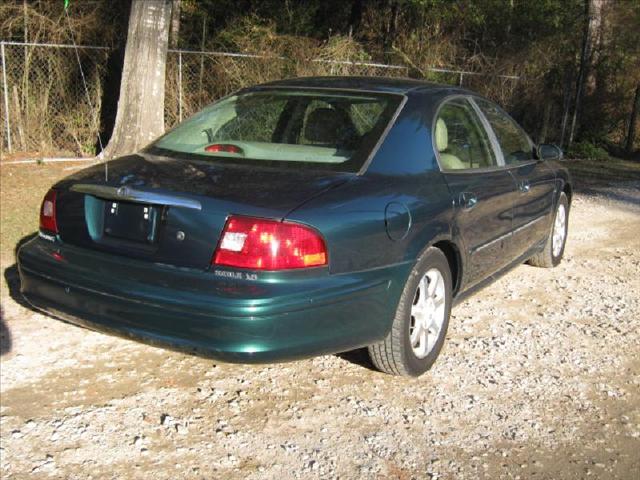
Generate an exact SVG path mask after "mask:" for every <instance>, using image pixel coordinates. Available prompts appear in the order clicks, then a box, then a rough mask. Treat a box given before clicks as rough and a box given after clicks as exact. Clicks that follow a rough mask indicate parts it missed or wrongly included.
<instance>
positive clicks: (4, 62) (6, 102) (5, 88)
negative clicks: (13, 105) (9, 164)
mask: <svg viewBox="0 0 640 480" xmlns="http://www.w3.org/2000/svg"><path fill="white" fill-rule="evenodd" d="M0 53H2V85H3V91H4V115H5V116H4V119H5V125H6V128H7V147H8V150H9V152H11V151H12V148H11V123H10V121H9V88H8V86H7V54H6V52H5V48H4V42H0Z"/></svg>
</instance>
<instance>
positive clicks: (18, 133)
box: [0, 41, 518, 156]
mask: <svg viewBox="0 0 640 480" xmlns="http://www.w3.org/2000/svg"><path fill="white" fill-rule="evenodd" d="M0 54H1V57H2V58H1V60H2V65H1V67H2V71H1V72H0V78H1V80H2V87H1V89H0V91H1V92H2V105H1V108H0V112H1V117H0V121H1V124H2V128H1V129H0V146H1V149H0V150H1V151H2V152H8V153H13V152H33V154H34V155H42V154H60V155H73V156H87V155H89V156H91V155H95V154H96V153H99V152H98V147H97V143H98V142H97V135H98V131H99V129H100V113H101V108H102V101H103V92H104V85H105V79H106V73H107V62H108V61H109V54H110V50H109V49H108V48H106V47H99V46H87V45H83V46H78V47H74V46H73V45H61V44H40V43H21V42H4V41H2V42H0ZM409 74H410V69H409V67H407V66H405V65H386V64H380V63H374V62H362V61H357V62H356V61H348V60H337V59H331V58H321V59H293V58H284V57H279V56H268V55H252V54H244V53H230V52H203V51H190V50H169V51H168V53H167V65H166V77H165V82H166V83H165V126H166V128H171V127H173V126H174V125H176V124H177V123H179V122H180V121H181V120H182V119H185V118H187V117H189V116H191V115H192V114H194V113H195V112H197V111H198V110H200V109H201V108H202V107H204V106H205V105H207V104H208V103H211V102H212V101H214V100H215V99H217V98H220V97H222V96H224V95H227V94H229V93H231V92H233V91H234V90H237V89H238V88H241V87H244V86H248V85H252V84H256V83H261V82H266V81H269V80H277V79H281V78H286V77H294V76H310V75H366V76H401V77H406V76H408V75H409ZM426 74H427V79H428V80H432V81H437V82H441V83H450V84H454V85H465V86H470V87H471V88H475V89H477V90H479V91H481V92H485V93H488V92H489V91H490V92H491V94H490V96H493V97H497V98H498V100H504V99H505V98H507V99H508V98H510V96H511V95H513V91H514V89H515V85H516V83H517V80H518V77H514V76H504V75H501V76H491V75H484V74H482V73H478V72H467V71H461V70H448V69H442V68H435V67H434V68H431V69H428V71H427V72H426ZM83 76H84V81H83ZM84 82H86V85H87V88H86V90H85V87H84ZM478 86H480V87H487V86H491V89H490V90H487V88H478ZM103 140H105V141H106V139H103ZM3 156H4V155H3Z"/></svg>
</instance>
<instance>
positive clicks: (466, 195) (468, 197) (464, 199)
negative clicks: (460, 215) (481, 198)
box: [458, 192, 478, 210]
mask: <svg viewBox="0 0 640 480" xmlns="http://www.w3.org/2000/svg"><path fill="white" fill-rule="evenodd" d="M458 203H459V204H460V207H462V208H463V209H465V210H471V209H472V208H473V207H475V206H476V205H477V204H478V197H476V195H475V193H472V192H462V193H460V196H459V198H458Z"/></svg>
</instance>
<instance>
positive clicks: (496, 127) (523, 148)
mask: <svg viewBox="0 0 640 480" xmlns="http://www.w3.org/2000/svg"><path fill="white" fill-rule="evenodd" d="M474 101H475V102H476V104H477V105H478V107H480V110H481V111H482V113H483V114H484V116H485V117H486V118H487V120H488V121H489V124H490V125H491V128H492V129H493V131H494V133H495V134H496V137H497V140H498V143H499V144H500V149H501V150H502V155H503V156H504V161H505V163H506V164H507V165H513V164H517V163H520V162H523V161H529V160H531V159H532V158H533V144H532V143H531V141H530V140H529V137H528V136H527V134H526V133H524V131H523V130H522V128H520V126H519V125H518V124H517V123H516V122H515V121H514V120H512V119H511V117H509V116H508V115H507V114H506V113H504V112H503V111H502V110H500V108H498V106H497V105H494V104H493V103H491V102H488V101H487V100H484V99H481V98H474Z"/></svg>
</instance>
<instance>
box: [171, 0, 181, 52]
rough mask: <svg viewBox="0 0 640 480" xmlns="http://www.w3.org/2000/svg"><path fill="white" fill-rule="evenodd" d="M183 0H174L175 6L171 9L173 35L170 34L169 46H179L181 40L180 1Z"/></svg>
mask: <svg viewBox="0 0 640 480" xmlns="http://www.w3.org/2000/svg"><path fill="white" fill-rule="evenodd" d="M181 1H182V0H173V8H172V10H171V35H170V36H169V46H170V47H171V48H178V41H179V40H180V2H181Z"/></svg>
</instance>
